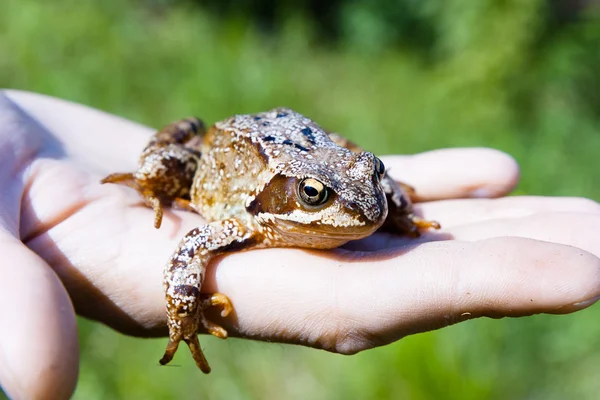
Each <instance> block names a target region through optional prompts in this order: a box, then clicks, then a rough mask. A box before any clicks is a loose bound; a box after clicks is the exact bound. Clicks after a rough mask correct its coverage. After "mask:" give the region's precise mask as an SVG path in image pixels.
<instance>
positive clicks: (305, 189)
mask: <svg viewBox="0 0 600 400" xmlns="http://www.w3.org/2000/svg"><path fill="white" fill-rule="evenodd" d="M298 196H299V197H300V200H301V201H302V202H303V203H304V204H306V205H308V206H313V207H314V206H319V205H321V204H324V203H325V202H326V201H327V198H328V197H329V189H328V188H327V187H326V186H325V185H323V184H322V183H321V182H319V181H318V180H316V179H314V178H306V179H303V180H301V181H300V183H299V184H298Z"/></svg>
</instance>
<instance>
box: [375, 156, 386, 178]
mask: <svg viewBox="0 0 600 400" xmlns="http://www.w3.org/2000/svg"><path fill="white" fill-rule="evenodd" d="M375 172H377V174H378V175H379V178H383V175H384V174H385V165H383V161H381V160H380V159H379V158H377V157H375Z"/></svg>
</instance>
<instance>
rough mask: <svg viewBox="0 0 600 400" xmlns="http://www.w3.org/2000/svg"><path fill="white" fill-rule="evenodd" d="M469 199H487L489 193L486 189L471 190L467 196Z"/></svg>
mask: <svg viewBox="0 0 600 400" xmlns="http://www.w3.org/2000/svg"><path fill="white" fill-rule="evenodd" d="M469 195H470V196H469V197H472V198H476V199H478V198H479V199H483V198H488V197H490V196H491V193H490V191H489V190H488V189H486V188H477V189H475V190H472V191H471V193H470V194H469Z"/></svg>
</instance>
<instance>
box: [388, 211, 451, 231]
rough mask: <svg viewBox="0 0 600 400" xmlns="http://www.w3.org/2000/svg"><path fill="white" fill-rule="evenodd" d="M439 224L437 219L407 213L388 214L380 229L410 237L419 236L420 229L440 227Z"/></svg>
mask: <svg viewBox="0 0 600 400" xmlns="http://www.w3.org/2000/svg"><path fill="white" fill-rule="evenodd" d="M440 228H441V225H440V224H439V223H438V222H437V221H428V220H426V219H423V218H421V217H418V216H416V215H414V214H413V213H409V214H401V213H400V214H391V215H390V214H388V218H387V219H386V220H385V223H384V224H383V226H382V227H381V230H383V231H386V232H393V233H398V234H407V235H409V236H412V237H419V236H421V231H423V230H427V229H440Z"/></svg>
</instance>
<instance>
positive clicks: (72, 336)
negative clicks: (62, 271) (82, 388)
mask: <svg viewBox="0 0 600 400" xmlns="http://www.w3.org/2000/svg"><path fill="white" fill-rule="evenodd" d="M0 253H1V254H2V260H3V264H2V272H1V273H2V279H0V315H1V316H2V326H3V328H4V329H2V330H0V382H1V383H2V388H3V390H5V391H6V393H7V394H8V396H9V397H10V398H22V399H46V398H55V399H67V398H69V397H70V396H71V394H72V393H73V390H74V389H75V384H76V382H77V374H78V368H79V347H78V341H77V325H76V321H75V313H74V311H73V307H72V305H71V302H70V300H69V297H68V296H67V293H66V291H65V289H64V287H63V286H62V284H61V282H60V281H59V280H58V278H57V277H56V275H55V274H54V273H53V272H52V270H51V269H50V268H49V267H48V265H46V264H45V263H44V262H43V261H42V260H40V259H39V258H38V257H37V256H36V255H34V254H33V253H32V252H31V251H30V250H28V249H27V248H26V247H25V246H23V245H22V244H21V243H20V242H19V241H18V240H16V239H14V238H12V237H9V236H8V235H6V234H4V233H3V234H1V235H0Z"/></svg>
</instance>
